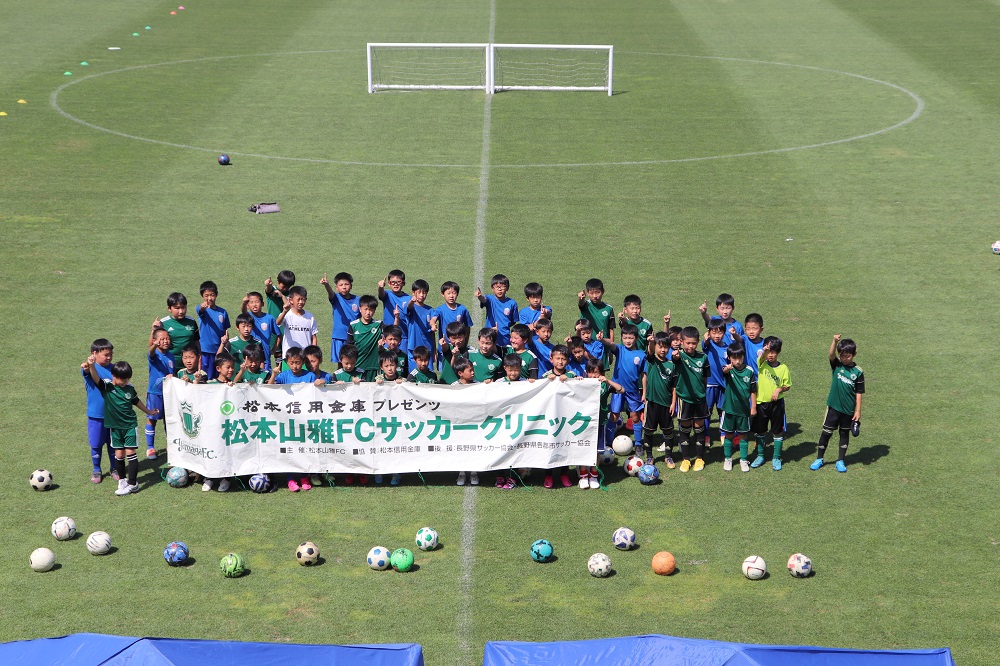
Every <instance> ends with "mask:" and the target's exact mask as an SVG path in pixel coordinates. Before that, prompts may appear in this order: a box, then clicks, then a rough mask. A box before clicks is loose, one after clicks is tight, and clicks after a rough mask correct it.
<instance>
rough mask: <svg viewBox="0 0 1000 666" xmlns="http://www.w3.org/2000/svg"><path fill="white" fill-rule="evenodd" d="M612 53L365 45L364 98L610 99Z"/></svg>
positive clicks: (558, 47)
mask: <svg viewBox="0 0 1000 666" xmlns="http://www.w3.org/2000/svg"><path fill="white" fill-rule="evenodd" d="M613 65H614V47H612V46H598V45H587V44H448V43H439V44H431V43H370V44H368V92H370V93H373V92H376V91H379V90H484V91H486V92H487V93H488V94H492V93H494V92H496V91H502V90H593V91H601V92H607V94H608V95H610V94H611V90H612V88H611V77H612V70H613Z"/></svg>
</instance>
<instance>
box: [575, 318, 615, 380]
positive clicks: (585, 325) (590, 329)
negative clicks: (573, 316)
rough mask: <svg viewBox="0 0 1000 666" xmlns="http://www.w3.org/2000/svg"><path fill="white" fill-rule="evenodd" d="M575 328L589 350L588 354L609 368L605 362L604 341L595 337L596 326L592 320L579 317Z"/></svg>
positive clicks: (605, 367) (602, 365)
mask: <svg viewBox="0 0 1000 666" xmlns="http://www.w3.org/2000/svg"><path fill="white" fill-rule="evenodd" d="M573 328H574V330H576V334H577V335H579V336H580V340H582V341H583V348H584V349H586V350H587V355H588V356H590V358H594V359H597V360H598V361H600V362H601V367H603V368H604V369H605V370H607V369H608V366H607V365H606V364H605V363H604V343H603V342H602V341H600V340H597V339H596V338H594V326H593V324H591V323H590V320H589V319H578V320H577V322H576V324H574V325H573Z"/></svg>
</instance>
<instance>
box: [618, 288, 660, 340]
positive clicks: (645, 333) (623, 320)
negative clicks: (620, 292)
mask: <svg viewBox="0 0 1000 666" xmlns="http://www.w3.org/2000/svg"><path fill="white" fill-rule="evenodd" d="M625 324H632V325H633V326H635V327H636V329H638V331H639V333H638V335H637V336H636V338H635V346H636V347H638V348H639V349H641V350H642V351H646V346H647V345H648V344H649V340H648V338H649V336H650V335H652V333H653V323H652V322H651V321H649V320H648V319H646V318H645V317H643V316H642V299H641V298H639V296H637V295H636V294H629V295H628V296H626V297H625V304H624V307H623V308H622V311H621V312H619V313H618V326H619V327H621V326H624V325H625Z"/></svg>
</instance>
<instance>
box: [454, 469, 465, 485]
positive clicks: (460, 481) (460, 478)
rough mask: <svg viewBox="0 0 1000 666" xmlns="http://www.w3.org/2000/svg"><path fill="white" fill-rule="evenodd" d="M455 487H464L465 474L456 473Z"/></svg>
mask: <svg viewBox="0 0 1000 666" xmlns="http://www.w3.org/2000/svg"><path fill="white" fill-rule="evenodd" d="M455 485H456V486H464V485H465V472H459V473H458V478H457V479H455Z"/></svg>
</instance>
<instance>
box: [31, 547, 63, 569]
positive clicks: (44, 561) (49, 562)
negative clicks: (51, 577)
mask: <svg viewBox="0 0 1000 666" xmlns="http://www.w3.org/2000/svg"><path fill="white" fill-rule="evenodd" d="M28 564H29V565H30V566H31V568H32V569H34V570H35V571H38V572H42V571H48V570H49V569H51V568H52V567H54V566H55V565H56V554H55V553H53V552H52V551H51V550H49V549H48V548H36V549H34V550H33V551H31V555H29V556H28Z"/></svg>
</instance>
